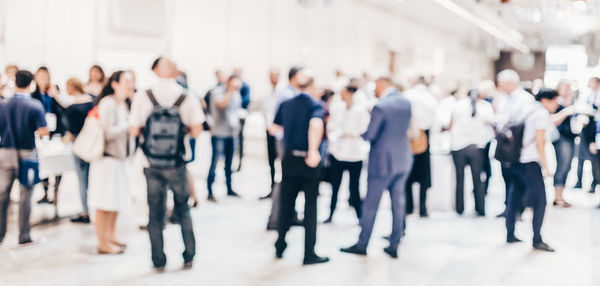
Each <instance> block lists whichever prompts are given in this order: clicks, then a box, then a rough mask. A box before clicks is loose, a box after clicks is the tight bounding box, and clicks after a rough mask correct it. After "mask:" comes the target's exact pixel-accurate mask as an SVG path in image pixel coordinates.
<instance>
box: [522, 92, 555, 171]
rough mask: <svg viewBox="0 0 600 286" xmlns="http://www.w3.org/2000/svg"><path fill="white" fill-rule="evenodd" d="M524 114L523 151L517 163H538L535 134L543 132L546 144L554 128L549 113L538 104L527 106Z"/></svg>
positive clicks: (538, 156)
mask: <svg viewBox="0 0 600 286" xmlns="http://www.w3.org/2000/svg"><path fill="white" fill-rule="evenodd" d="M523 109H524V113H525V114H527V115H525V116H527V118H526V119H525V129H524V130H523V149H521V157H520V158H519V162H521V163H529V162H538V163H539V162H540V155H539V153H538V150H537V147H536V146H535V134H536V132H537V131H538V130H544V131H546V133H545V140H546V142H549V141H550V136H551V133H552V132H551V131H552V128H555V127H554V124H553V123H552V119H551V118H550V113H549V112H548V110H546V109H545V108H544V107H543V106H542V105H541V104H540V103H539V102H537V101H535V102H533V103H531V104H529V105H527V106H526V107H525V108H523Z"/></svg>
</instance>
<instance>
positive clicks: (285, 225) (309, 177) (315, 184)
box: [276, 154, 319, 257]
mask: <svg viewBox="0 0 600 286" xmlns="http://www.w3.org/2000/svg"><path fill="white" fill-rule="evenodd" d="M282 170H283V174H282V175H283V176H282V180H281V191H280V192H281V193H280V197H279V199H280V208H279V223H278V226H277V229H278V232H279V238H278V239H277V243H276V245H281V244H282V243H284V242H285V236H286V234H287V232H288V230H289V229H290V227H291V226H292V222H293V220H294V210H295V205H296V198H297V197H298V193H299V192H300V191H303V192H304V257H312V256H314V255H315V244H316V239H317V196H318V195H319V167H317V168H310V167H308V166H307V165H306V163H305V162H304V157H296V156H292V155H290V154H285V155H284V157H283V161H282Z"/></svg>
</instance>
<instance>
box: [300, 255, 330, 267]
mask: <svg viewBox="0 0 600 286" xmlns="http://www.w3.org/2000/svg"><path fill="white" fill-rule="evenodd" d="M325 262H329V257H321V256H318V255H315V256H311V257H305V258H304V262H303V264H304V265H311V264H319V263H325Z"/></svg>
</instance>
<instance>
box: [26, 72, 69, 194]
mask: <svg viewBox="0 0 600 286" xmlns="http://www.w3.org/2000/svg"><path fill="white" fill-rule="evenodd" d="M34 80H35V91H34V92H33V93H31V97H33V98H34V99H37V100H39V101H40V102H41V103H42V105H43V106H44V111H45V112H46V115H45V116H46V123H48V129H49V130H50V136H54V135H59V136H62V135H64V132H65V124H64V121H63V112H64V108H62V107H61V106H60V105H59V104H58V101H56V100H55V99H54V98H55V97H56V95H57V93H58V91H57V88H56V86H53V85H52V81H51V80H50V72H49V71H48V68H46V67H45V66H41V67H40V68H38V70H37V71H36V72H35V75H34ZM61 179H62V176H61V175H58V176H55V177H54V201H52V200H50V199H49V198H48V190H49V189H50V180H49V178H46V179H43V180H42V185H43V186H44V197H42V199H40V200H39V201H38V202H37V203H38V204H43V203H47V204H52V203H56V202H55V201H56V198H57V194H58V188H59V187H60V181H61Z"/></svg>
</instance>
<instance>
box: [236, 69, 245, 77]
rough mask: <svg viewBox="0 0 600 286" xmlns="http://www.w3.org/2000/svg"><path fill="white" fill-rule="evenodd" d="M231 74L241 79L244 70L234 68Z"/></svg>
mask: <svg viewBox="0 0 600 286" xmlns="http://www.w3.org/2000/svg"><path fill="white" fill-rule="evenodd" d="M233 73H234V74H237V75H238V76H240V77H242V74H243V73H244V69H242V68H241V67H235V68H233Z"/></svg>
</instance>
